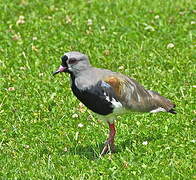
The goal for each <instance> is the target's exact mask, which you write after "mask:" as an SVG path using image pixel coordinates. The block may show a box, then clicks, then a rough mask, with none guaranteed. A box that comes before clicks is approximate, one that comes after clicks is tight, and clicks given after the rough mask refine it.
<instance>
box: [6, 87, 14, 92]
mask: <svg viewBox="0 0 196 180" xmlns="http://www.w3.org/2000/svg"><path fill="white" fill-rule="evenodd" d="M7 90H8V91H15V88H14V87H9V88H8V89H7Z"/></svg>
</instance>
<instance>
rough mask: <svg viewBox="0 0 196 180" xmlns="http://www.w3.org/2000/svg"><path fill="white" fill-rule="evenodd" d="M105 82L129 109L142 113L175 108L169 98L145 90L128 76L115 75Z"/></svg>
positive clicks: (168, 110)
mask: <svg viewBox="0 0 196 180" xmlns="http://www.w3.org/2000/svg"><path fill="white" fill-rule="evenodd" d="M104 81H105V82H106V83H107V84H109V85H110V86H111V87H113V90H114V93H115V95H116V98H117V100H118V101H120V102H121V104H123V106H124V107H125V108H127V109H130V110H133V111H140V112H155V111H154V110H156V112H159V111H167V112H170V110H172V108H173V107H175V105H174V104H173V103H171V102H170V100H168V99H167V98H165V97H163V96H161V95H159V94H158V93H156V92H153V91H150V90H146V89H144V87H143V86H141V85H140V84H139V83H137V82H136V81H135V80H133V79H131V78H129V77H127V76H124V75H121V74H118V75H117V76H115V75H113V76H109V77H107V78H105V79H104ZM157 109H158V111H157Z"/></svg>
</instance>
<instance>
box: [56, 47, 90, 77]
mask: <svg viewBox="0 0 196 180" xmlns="http://www.w3.org/2000/svg"><path fill="white" fill-rule="evenodd" d="M61 60H62V63H61V66H60V67H59V68H58V70H57V71H55V72H54V73H53V75H56V74H58V73H61V72H67V73H70V74H77V73H78V72H80V71H82V70H84V69H87V68H88V67H90V63H89V58H88V56H87V55H85V54H82V53H80V52H75V51H73V52H67V53H65V54H64V55H63V56H62V58H61Z"/></svg>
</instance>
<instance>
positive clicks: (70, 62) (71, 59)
mask: <svg viewBox="0 0 196 180" xmlns="http://www.w3.org/2000/svg"><path fill="white" fill-rule="evenodd" d="M76 61H77V60H76V59H75V58H70V59H69V64H74V63H76Z"/></svg>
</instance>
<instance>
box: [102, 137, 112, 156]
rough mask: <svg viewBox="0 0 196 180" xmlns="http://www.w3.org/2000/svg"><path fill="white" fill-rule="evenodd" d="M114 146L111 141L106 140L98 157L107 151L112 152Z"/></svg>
mask: <svg viewBox="0 0 196 180" xmlns="http://www.w3.org/2000/svg"><path fill="white" fill-rule="evenodd" d="M114 152H115V147H114V142H113V141H109V140H108V141H107V142H106V143H105V145H104V147H103V150H102V151H101V154H100V157H101V156H103V155H105V154H107V153H114Z"/></svg>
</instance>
